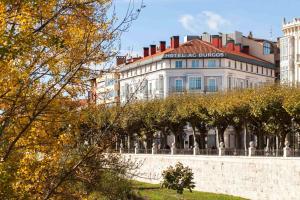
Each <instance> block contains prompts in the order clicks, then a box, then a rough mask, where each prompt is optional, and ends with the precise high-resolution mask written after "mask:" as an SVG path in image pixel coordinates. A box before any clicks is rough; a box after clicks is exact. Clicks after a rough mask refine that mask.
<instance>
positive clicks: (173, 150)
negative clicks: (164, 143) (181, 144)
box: [171, 142, 177, 155]
mask: <svg viewBox="0 0 300 200" xmlns="http://www.w3.org/2000/svg"><path fill="white" fill-rule="evenodd" d="M176 150H177V149H176V145H175V142H173V143H172V147H171V155H175V154H176Z"/></svg>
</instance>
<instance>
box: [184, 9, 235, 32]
mask: <svg viewBox="0 0 300 200" xmlns="http://www.w3.org/2000/svg"><path fill="white" fill-rule="evenodd" d="M179 22H180V24H181V25H182V26H183V28H184V29H186V30H187V31H189V32H190V33H193V34H199V33H201V32H203V31H207V30H208V31H213V32H217V31H226V30H227V29H228V28H229V27H230V26H231V22H230V21H229V20H227V19H225V18H223V17H222V16H221V15H219V14H217V13H214V12H212V11H203V12H201V13H200V14H198V15H195V16H193V15H190V14H186V15H182V16H181V17H180V19H179Z"/></svg>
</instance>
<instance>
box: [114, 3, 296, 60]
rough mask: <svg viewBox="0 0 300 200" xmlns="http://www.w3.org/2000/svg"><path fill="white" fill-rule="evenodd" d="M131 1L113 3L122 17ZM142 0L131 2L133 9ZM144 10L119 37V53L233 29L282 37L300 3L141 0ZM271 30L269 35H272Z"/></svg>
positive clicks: (274, 37)
mask: <svg viewBox="0 0 300 200" xmlns="http://www.w3.org/2000/svg"><path fill="white" fill-rule="evenodd" d="M129 2H130V0H115V5H116V11H117V14H118V16H119V18H122V16H123V15H124V12H125V10H126V9H127V7H128V3H129ZM140 3H141V0H134V5H135V6H136V8H137V7H138V6H139V5H140ZM144 4H145V5H146V7H145V8H144V9H143V10H142V12H141V14H140V16H139V18H138V19H137V20H136V21H135V22H134V23H133V24H132V26H131V27H130V29H129V31H128V32H126V33H124V34H123V36H122V44H121V50H122V53H124V52H126V51H128V50H129V51H132V54H134V55H135V54H137V53H141V50H142V48H143V47H144V46H149V45H150V44H152V43H154V44H157V43H158V42H159V41H161V40H166V41H167V44H168V43H169V38H170V36H172V35H179V36H180V37H181V39H183V37H184V36H185V35H200V34H201V33H203V32H209V33H218V32H223V33H228V32H233V31H234V30H237V31H241V32H243V33H244V35H248V33H249V31H252V32H253V34H254V37H261V38H266V39H271V35H272V37H273V39H276V38H277V37H280V36H281V24H282V21H283V18H284V17H286V19H287V21H290V20H292V18H294V17H300V10H299V8H300V0H285V1H283V0H144ZM271 30H272V34H271Z"/></svg>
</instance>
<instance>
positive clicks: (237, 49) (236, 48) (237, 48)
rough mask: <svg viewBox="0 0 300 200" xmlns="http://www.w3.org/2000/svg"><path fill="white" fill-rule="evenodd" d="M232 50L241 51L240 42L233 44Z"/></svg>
mask: <svg viewBox="0 0 300 200" xmlns="http://www.w3.org/2000/svg"><path fill="white" fill-rule="evenodd" d="M234 51H237V52H241V51H242V45H241V44H240V43H238V44H235V45H234Z"/></svg>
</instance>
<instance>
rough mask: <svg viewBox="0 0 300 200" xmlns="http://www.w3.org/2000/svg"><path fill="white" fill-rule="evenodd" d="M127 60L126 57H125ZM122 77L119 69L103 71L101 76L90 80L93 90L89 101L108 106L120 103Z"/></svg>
mask: <svg viewBox="0 0 300 200" xmlns="http://www.w3.org/2000/svg"><path fill="white" fill-rule="evenodd" d="M123 59H125V57H123ZM119 79H120V75H119V72H118V70H117V69H114V70H112V71H110V70H107V71H105V70H103V71H101V72H100V75H99V76H97V77H95V78H93V79H91V80H90V86H91V90H90V92H89V101H90V102H92V103H95V104H98V105H100V104H105V105H107V106H112V105H119V103H120V82H119Z"/></svg>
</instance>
